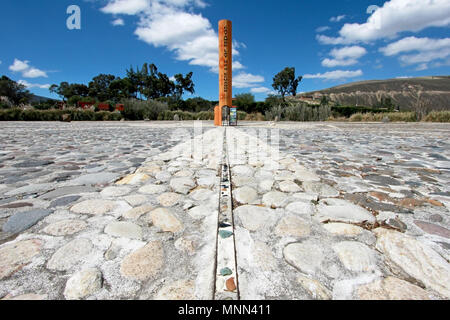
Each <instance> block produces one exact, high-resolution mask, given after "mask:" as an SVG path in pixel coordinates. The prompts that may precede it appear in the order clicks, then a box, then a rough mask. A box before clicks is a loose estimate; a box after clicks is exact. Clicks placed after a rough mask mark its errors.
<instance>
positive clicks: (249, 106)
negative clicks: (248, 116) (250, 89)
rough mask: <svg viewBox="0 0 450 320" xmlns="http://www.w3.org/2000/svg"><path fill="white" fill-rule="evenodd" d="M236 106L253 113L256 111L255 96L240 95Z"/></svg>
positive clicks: (237, 97)
mask: <svg viewBox="0 0 450 320" xmlns="http://www.w3.org/2000/svg"><path fill="white" fill-rule="evenodd" d="M235 98H236V100H235V101H234V104H235V105H236V106H237V107H239V110H241V111H244V112H247V113H251V112H254V111H255V110H254V109H255V107H256V106H255V105H256V103H255V96H254V95H253V94H251V93H239V94H237V95H236V96H235Z"/></svg>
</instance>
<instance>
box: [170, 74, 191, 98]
mask: <svg viewBox="0 0 450 320" xmlns="http://www.w3.org/2000/svg"><path fill="white" fill-rule="evenodd" d="M192 75H193V72H189V73H188V74H187V75H186V76H185V77H184V76H183V75H182V74H176V75H175V76H174V78H175V81H176V84H175V96H176V97H177V99H181V97H182V96H183V94H184V92H190V93H191V94H194V93H195V84H194V82H193V81H192Z"/></svg>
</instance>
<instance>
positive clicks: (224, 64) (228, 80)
mask: <svg viewBox="0 0 450 320" xmlns="http://www.w3.org/2000/svg"><path fill="white" fill-rule="evenodd" d="M232 32H233V29H232V24H231V21H230V20H220V21H219V106H218V107H216V109H215V110H214V124H215V125H216V126H221V125H222V107H225V106H227V107H228V108H231V106H232V105H233V69H232V64H233V44H232Z"/></svg>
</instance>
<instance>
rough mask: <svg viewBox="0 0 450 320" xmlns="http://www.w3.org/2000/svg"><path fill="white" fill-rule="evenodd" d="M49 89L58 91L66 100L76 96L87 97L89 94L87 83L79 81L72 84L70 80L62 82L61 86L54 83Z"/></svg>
mask: <svg viewBox="0 0 450 320" xmlns="http://www.w3.org/2000/svg"><path fill="white" fill-rule="evenodd" d="M49 91H50V92H52V93H56V94H57V95H58V96H60V97H61V99H63V101H64V102H67V101H69V99H70V98H72V97H74V96H79V97H87V96H88V94H89V88H88V87H87V86H86V85H84V84H79V83H72V84H70V83H68V82H61V83H60V84H59V86H58V85H56V84H52V85H51V86H50V88H49Z"/></svg>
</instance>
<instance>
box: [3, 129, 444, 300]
mask: <svg viewBox="0 0 450 320" xmlns="http://www.w3.org/2000/svg"><path fill="white" fill-rule="evenodd" d="M224 159H225V160H224ZM224 161H225V162H226V163H224ZM224 165H225V167H224ZM224 168H225V169H226V170H228V169H229V172H230V177H229V179H227V180H229V181H228V182H229V185H230V189H231V190H230V194H231V195H232V201H231V203H232V205H231V207H230V206H225V207H222V206H221V205H219V203H221V202H220V197H221V196H223V194H224V188H223V182H224V180H223V179H222V177H221V172H222V171H223V169H224ZM449 182H450V125H448V124H426V123H414V124H405V123H377V124H375V123H365V124H353V123H338V122H323V123H290V122H280V123H278V122H277V123H268V122H242V123H240V124H239V126H237V127H218V128H217V127H214V125H213V123H212V122H208V121H204V122H200V121H198V122H189V121H184V122H115V123H114V122H90V123H88V122H72V123H61V122H58V123H48V122H28V123H25V122H7V123H2V124H1V129H0V299H48V300H60V299H88V300H95V299H100V300H109V299H131V300H147V299H157V300H158V299H159V300H161V299H163V300H177V299H182V300H211V299H224V298H226V297H228V298H227V299H242V300H249V299H252V300H269V299H282V300H311V299H315V300H329V299H334V300H359V299H370V300H373V299H375V300H385V299H388V300H397V299H400V300H407V299H420V300H424V299H438V300H440V299H449V298H450V264H449V261H450V230H449V225H450V212H449V210H450V183H449ZM223 208H225V209H226V210H229V211H230V214H231V216H232V219H231V220H230V221H228V223H229V224H224V222H223V221H221V218H220V211H221V210H222V209H223ZM222 227H225V228H228V229H227V230H231V231H224V230H221V228H222ZM226 239H229V240H230V241H229V242H227V241H228V240H226ZM225 251H227V252H228V253H231V254H228V253H226V252H225ZM227 294H228V295H227ZM230 294H231V295H230Z"/></svg>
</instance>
